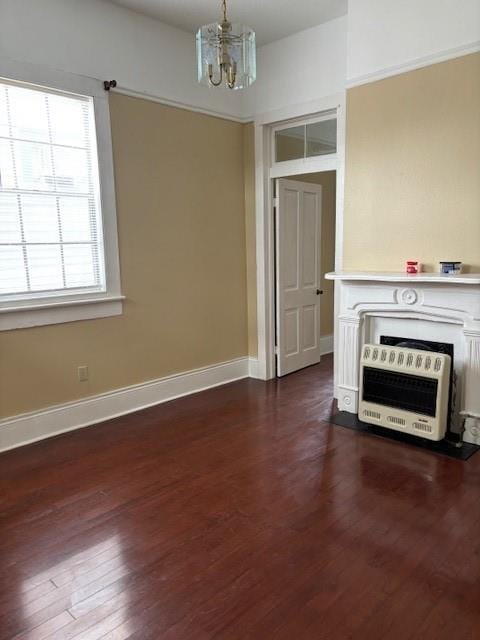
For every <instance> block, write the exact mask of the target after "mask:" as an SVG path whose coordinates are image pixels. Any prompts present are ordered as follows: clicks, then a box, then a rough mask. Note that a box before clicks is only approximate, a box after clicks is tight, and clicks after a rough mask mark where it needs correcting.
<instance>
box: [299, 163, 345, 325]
mask: <svg viewBox="0 0 480 640" xmlns="http://www.w3.org/2000/svg"><path fill="white" fill-rule="evenodd" d="M336 176H337V174H336V172H335V171H324V172H322V173H306V174H305V175H299V176H295V178H292V179H295V180H299V181H301V182H313V183H315V184H320V185H322V187H323V188H322V232H321V235H322V242H321V249H320V251H321V270H322V275H324V274H325V273H328V272H329V271H334V269H335V219H336V218H335V207H336ZM333 285H334V283H333V282H332V281H331V280H325V278H323V280H322V290H323V296H322V300H321V304H320V335H322V336H329V335H331V334H332V333H333V324H334V322H333V317H334V297H333V292H334V286H333Z"/></svg>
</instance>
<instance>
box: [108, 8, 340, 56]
mask: <svg viewBox="0 0 480 640" xmlns="http://www.w3.org/2000/svg"><path fill="white" fill-rule="evenodd" d="M110 1H111V2H114V3H115V4H117V5H121V6H123V7H127V8H128V9H132V10H133V11H136V12H137V13H143V14H145V15H148V16H151V17H154V18H158V19H159V20H161V21H162V22H165V23H166V24H169V25H172V26H174V27H178V28H179V29H183V30H184V31H190V32H191V33H195V32H196V31H197V29H198V27H200V26H202V25H204V24H209V23H210V22H217V20H218V18H219V17H220V15H221V12H220V5H221V2H220V0H110ZM347 3H348V0H260V1H259V0H228V3H227V6H228V17H229V18H230V21H231V22H241V23H243V24H247V25H248V26H249V27H252V28H253V29H254V30H255V32H256V35H257V43H258V44H259V45H262V44H267V43H268V42H273V41H274V40H279V39H280V38H284V37H285V36H288V35H291V34H292V33H296V32H297V31H302V30H303V29H308V28H309V27H314V26H316V25H318V24H321V23H322V22H327V21H328V20H333V19H334V18H338V17H339V16H342V15H345V14H346V13H347Z"/></svg>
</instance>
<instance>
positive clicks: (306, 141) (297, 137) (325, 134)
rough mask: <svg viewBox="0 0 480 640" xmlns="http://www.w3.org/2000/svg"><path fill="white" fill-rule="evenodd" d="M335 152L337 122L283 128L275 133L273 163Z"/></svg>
mask: <svg viewBox="0 0 480 640" xmlns="http://www.w3.org/2000/svg"><path fill="white" fill-rule="evenodd" d="M336 152H337V120H336V118H335V117H333V118H332V117H330V118H328V119H325V120H320V121H318V122H311V123H307V124H302V125H296V126H290V127H285V128H282V129H278V130H277V131H275V162H286V161H287V160H298V159H301V158H311V157H314V156H324V155H328V154H331V153H336Z"/></svg>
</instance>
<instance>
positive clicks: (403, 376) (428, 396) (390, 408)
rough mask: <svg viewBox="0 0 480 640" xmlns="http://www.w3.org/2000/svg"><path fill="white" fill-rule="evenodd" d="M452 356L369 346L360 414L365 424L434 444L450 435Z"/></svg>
mask: <svg viewBox="0 0 480 640" xmlns="http://www.w3.org/2000/svg"><path fill="white" fill-rule="evenodd" d="M450 368H451V357H450V355H447V354H444V353H438V352H437V353H435V352H431V351H430V352H428V351H422V350H419V349H411V348H408V347H403V346H402V347H395V346H388V345H371V344H367V345H364V347H363V350H362V357H361V361H360V402H359V409H358V413H359V416H360V417H361V419H363V420H364V421H365V422H371V423H373V424H378V425H381V426H384V427H387V428H389V429H396V430H398V431H404V432H407V433H411V434H414V435H417V436H421V437H423V438H428V439H430V440H441V439H442V438H443V436H444V435H445V431H446V426H447V416H448V395H449V384H450Z"/></svg>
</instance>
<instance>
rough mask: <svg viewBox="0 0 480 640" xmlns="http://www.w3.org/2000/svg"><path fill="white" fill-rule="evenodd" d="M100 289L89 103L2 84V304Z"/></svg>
mask: <svg viewBox="0 0 480 640" xmlns="http://www.w3.org/2000/svg"><path fill="white" fill-rule="evenodd" d="M104 290H105V268H104V252H103V238H102V222H101V208H100V186H99V176H98V157H97V148H96V135H95V119H94V109H93V100H92V98H90V97H86V96H77V95H73V94H65V93H60V92H57V91H50V90H46V89H43V88H37V87H33V86H30V85H23V84H15V83H10V82H6V81H0V300H2V299H11V298H13V299H18V298H20V299H21V298H29V297H38V296H48V295H61V294H66V293H75V292H78V293H86V292H89V291H104Z"/></svg>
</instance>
